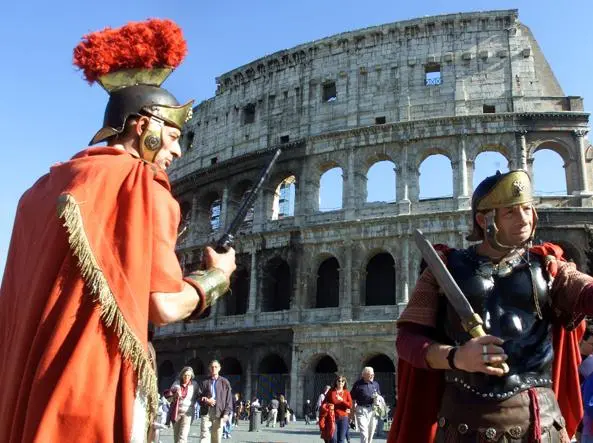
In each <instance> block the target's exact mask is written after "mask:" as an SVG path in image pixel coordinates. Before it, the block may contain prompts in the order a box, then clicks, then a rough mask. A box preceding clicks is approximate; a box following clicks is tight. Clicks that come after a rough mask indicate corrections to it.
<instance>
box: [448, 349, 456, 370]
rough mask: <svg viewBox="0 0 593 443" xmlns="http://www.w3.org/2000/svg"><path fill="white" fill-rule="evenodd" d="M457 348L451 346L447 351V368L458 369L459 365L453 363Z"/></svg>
mask: <svg viewBox="0 0 593 443" xmlns="http://www.w3.org/2000/svg"><path fill="white" fill-rule="evenodd" d="M458 349H459V348H458V347H457V346H453V347H452V348H451V349H449V352H448V353H447V362H448V363H449V368H451V369H453V370H456V369H459V367H458V366H457V365H456V364H455V355H456V354H457V350H458Z"/></svg>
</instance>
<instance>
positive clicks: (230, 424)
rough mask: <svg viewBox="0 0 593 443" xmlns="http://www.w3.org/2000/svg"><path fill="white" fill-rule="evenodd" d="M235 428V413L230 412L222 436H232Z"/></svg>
mask: <svg viewBox="0 0 593 443" xmlns="http://www.w3.org/2000/svg"><path fill="white" fill-rule="evenodd" d="M232 430H233V413H232V412H231V413H230V414H229V419H228V420H227V421H226V422H225V423H224V427H223V428H222V438H225V437H230V435H231V431H232Z"/></svg>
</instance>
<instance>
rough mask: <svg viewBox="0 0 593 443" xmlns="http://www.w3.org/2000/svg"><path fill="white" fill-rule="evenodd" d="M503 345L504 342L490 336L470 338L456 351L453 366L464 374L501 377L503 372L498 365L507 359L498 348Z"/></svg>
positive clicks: (501, 349)
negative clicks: (464, 372)
mask: <svg viewBox="0 0 593 443" xmlns="http://www.w3.org/2000/svg"><path fill="white" fill-rule="evenodd" d="M503 343H504V340H502V339H501V338H498V337H494V336H492V335H485V336H483V337H478V338H472V339H471V340H470V341H468V342H467V343H465V344H464V345H463V346H460V347H459V349H457V352H456V353H455V360H454V363H455V366H457V367H458V368H459V369H461V370H463V371H466V372H482V373H484V374H488V375H496V376H498V377H502V376H503V375H505V371H504V370H503V369H502V368H501V367H500V364H501V363H503V362H504V361H506V359H507V358H508V356H507V355H506V354H505V353H504V349H503V348H501V347H500V346H501V345H502V344H503Z"/></svg>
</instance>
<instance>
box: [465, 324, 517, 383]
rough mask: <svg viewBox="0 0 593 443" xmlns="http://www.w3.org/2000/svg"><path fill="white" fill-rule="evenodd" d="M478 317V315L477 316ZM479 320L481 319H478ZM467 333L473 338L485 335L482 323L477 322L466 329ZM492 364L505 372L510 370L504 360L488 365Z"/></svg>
mask: <svg viewBox="0 0 593 443" xmlns="http://www.w3.org/2000/svg"><path fill="white" fill-rule="evenodd" d="M474 315H476V316H478V314H474ZM478 317H479V316H478ZM480 322H481V319H480ZM467 332H468V333H469V335H471V336H472V337H473V338H478V337H483V336H485V335H486V332H485V331H484V328H483V327H482V324H481V323H480V324H477V325H476V326H474V327H473V328H471V329H470V330H469V331H467ZM490 366H493V367H495V368H500V369H502V370H503V371H504V373H505V374H508V373H509V371H510V368H509V365H508V364H506V363H505V362H502V363H497V364H494V365H490Z"/></svg>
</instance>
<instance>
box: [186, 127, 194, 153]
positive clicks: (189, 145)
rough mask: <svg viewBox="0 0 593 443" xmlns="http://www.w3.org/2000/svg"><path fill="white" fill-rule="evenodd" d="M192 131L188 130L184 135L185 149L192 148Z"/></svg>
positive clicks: (189, 149)
mask: <svg viewBox="0 0 593 443" xmlns="http://www.w3.org/2000/svg"><path fill="white" fill-rule="evenodd" d="M194 136H195V134H194V131H189V132H188V133H187V134H186V135H185V149H186V150H187V151H191V150H192V148H193V147H194Z"/></svg>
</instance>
